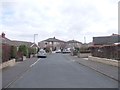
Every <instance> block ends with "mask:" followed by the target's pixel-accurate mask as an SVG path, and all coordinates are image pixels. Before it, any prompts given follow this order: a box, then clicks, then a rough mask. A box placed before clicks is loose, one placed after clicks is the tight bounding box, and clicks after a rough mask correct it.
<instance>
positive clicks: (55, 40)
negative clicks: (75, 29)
mask: <svg viewBox="0 0 120 90" xmlns="http://www.w3.org/2000/svg"><path fill="white" fill-rule="evenodd" d="M44 41H47V42H65V41H62V40H59V39H56V38H55V37H54V38H48V39H46V40H44Z"/></svg>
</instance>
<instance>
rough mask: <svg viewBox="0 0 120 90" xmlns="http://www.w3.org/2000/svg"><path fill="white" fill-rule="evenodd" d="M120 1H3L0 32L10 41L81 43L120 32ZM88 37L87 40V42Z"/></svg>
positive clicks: (1, 0) (1, 3)
mask: <svg viewBox="0 0 120 90" xmlns="http://www.w3.org/2000/svg"><path fill="white" fill-rule="evenodd" d="M118 1H119V0H0V33H2V32H4V33H5V34H6V37H7V38H9V39H11V40H21V41H30V42H33V41H34V34H37V35H36V36H35V41H36V43H37V42H39V41H42V40H45V39H47V38H53V37H56V38H57V39H60V40H64V41H68V40H73V39H74V40H78V41H80V42H82V43H84V42H85V39H86V42H87V43H89V42H92V40H93V37H96V36H108V35H112V34H113V33H115V34H116V33H118ZM84 37H85V39H84Z"/></svg>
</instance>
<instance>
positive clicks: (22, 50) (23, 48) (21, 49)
mask: <svg viewBox="0 0 120 90" xmlns="http://www.w3.org/2000/svg"><path fill="white" fill-rule="evenodd" d="M18 52H20V53H22V55H24V56H28V48H27V46H25V45H20V46H19V50H18Z"/></svg>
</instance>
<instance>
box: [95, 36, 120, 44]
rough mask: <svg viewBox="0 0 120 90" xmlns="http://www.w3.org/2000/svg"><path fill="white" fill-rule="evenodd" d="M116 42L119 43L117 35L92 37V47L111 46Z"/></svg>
mask: <svg viewBox="0 0 120 90" xmlns="http://www.w3.org/2000/svg"><path fill="white" fill-rule="evenodd" d="M118 42H120V35H119V34H112V35H111V36H101V37H93V44H94V45H111V44H114V43H118Z"/></svg>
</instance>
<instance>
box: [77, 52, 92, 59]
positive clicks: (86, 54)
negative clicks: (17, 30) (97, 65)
mask: <svg viewBox="0 0 120 90" xmlns="http://www.w3.org/2000/svg"><path fill="white" fill-rule="evenodd" d="M90 55H91V53H78V55H77V56H78V57H79V58H88V57H89V56H90Z"/></svg>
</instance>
